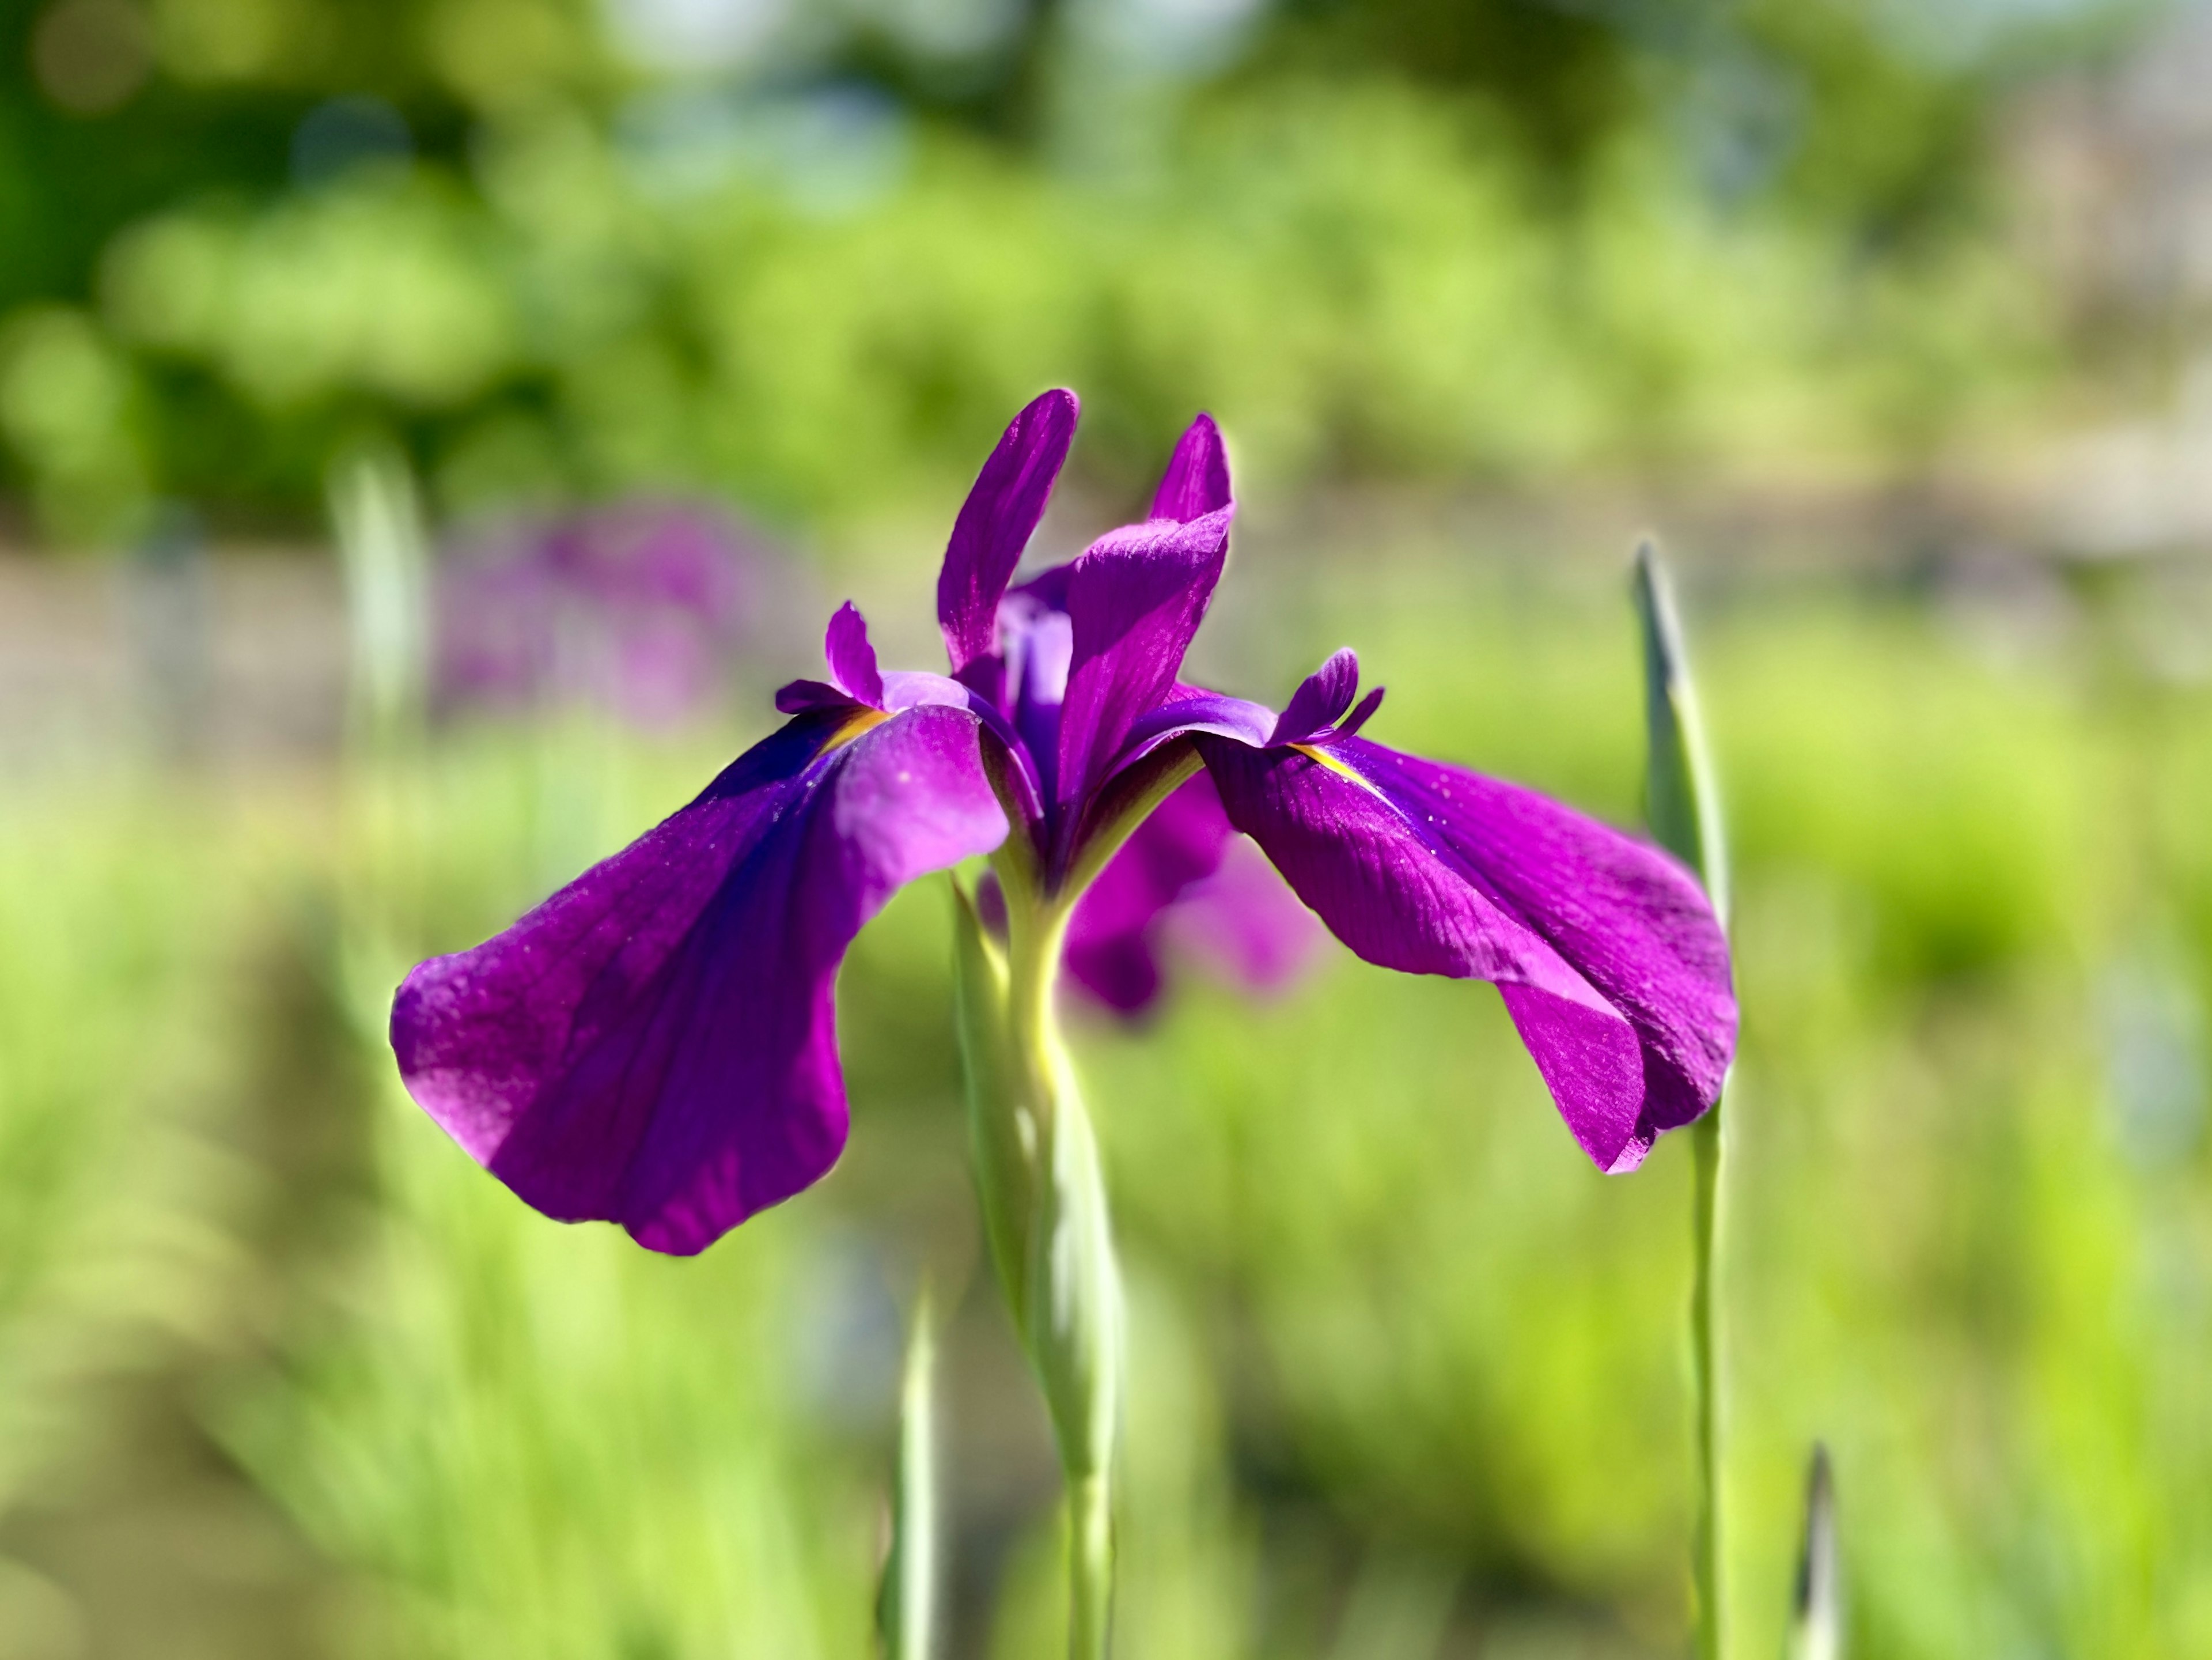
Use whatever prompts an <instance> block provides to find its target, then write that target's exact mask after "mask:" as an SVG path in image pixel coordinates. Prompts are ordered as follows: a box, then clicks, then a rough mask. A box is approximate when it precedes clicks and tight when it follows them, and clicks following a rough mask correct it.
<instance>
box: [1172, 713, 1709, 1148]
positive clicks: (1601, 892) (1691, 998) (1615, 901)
mask: <svg viewBox="0 0 2212 1660" xmlns="http://www.w3.org/2000/svg"><path fill="white" fill-rule="evenodd" d="M1196 741H1197V743H1198V746H1199V750H1200V754H1201V755H1202V756H1203V757H1205V760H1206V767H1207V769H1208V771H1210V772H1211V773H1212V775H1213V779H1214V781H1215V783H1216V784H1217V785H1218V787H1219V788H1220V791H1221V799H1222V803H1223V806H1225V807H1226V809H1227V810H1228V813H1229V818H1230V822H1231V823H1232V824H1235V825H1236V826H1237V829H1239V830H1243V831H1244V832H1245V833H1246V834H1248V835H1249V836H1251V837H1252V838H1253V839H1254V840H1255V841H1256V842H1259V844H1260V846H1261V848H1262V849H1263V850H1265V852H1266V853H1267V856H1268V857H1269V858H1270V859H1271V860H1273V861H1274V864H1275V866H1276V868H1277V869H1279V870H1280V871H1281V872H1282V873H1283V874H1284V875H1285V877H1286V878H1288V879H1289V880H1290V883H1291V887H1292V888H1293V889H1295V890H1296V891H1297V894H1298V896H1299V897H1301V898H1302V899H1304V901H1305V902H1306V903H1307V904H1309V905H1310V906H1312V907H1313V909H1315V910H1316V911H1318V912H1319V913H1320V914H1321V916H1322V921H1325V922H1327V923H1328V926H1329V927H1330V929H1331V930H1332V931H1333V932H1334V933H1335V934H1336V936H1337V938H1338V939H1341V940H1343V941H1344V943H1345V944H1346V945H1347V946H1351V947H1352V950H1353V951H1355V952H1358V954H1359V955H1360V956H1362V957H1364V958H1366V959H1367V960H1368V961H1369V962H1370V963H1376V964H1381V965H1382V966H1383V967H1385V968H1392V969H1398V970H1404V971H1406V972H1407V973H1413V974H1441V975H1449V976H1455V977H1458V978H1468V979H1479V980H1488V981H1491V982H1494V983H1495V984H1496V985H1497V986H1498V990H1499V992H1500V994H1502V995H1503V997H1504V1001H1505V1006H1506V1010H1507V1012H1509V1013H1510V1015H1511V1016H1512V1018H1513V1022H1514V1025H1516V1027H1517V1028H1518V1029H1519V1031H1520V1032H1521V1036H1522V1041H1523V1042H1525V1043H1527V1044H1528V1050H1529V1053H1530V1055H1531V1056H1532V1057H1533V1058H1534V1061H1535V1062H1536V1066H1537V1069H1538V1070H1539V1071H1540V1072H1541V1073H1542V1074H1543V1077H1544V1081H1545V1082H1546V1084H1547V1085H1549V1086H1550V1089H1551V1091H1552V1095H1553V1099H1555V1100H1556V1101H1557V1102H1558V1103H1559V1110H1560V1112H1561V1114H1562V1115H1563V1116H1565V1119H1566V1121H1567V1126H1568V1128H1570V1129H1571V1131H1572V1132H1573V1133H1574V1136H1575V1139H1576V1140H1577V1141H1578V1142H1579V1143H1580V1144H1581V1145H1582V1147H1583V1151H1584V1152H1587V1153H1589V1156H1590V1157H1591V1158H1593V1159H1594V1160H1595V1161H1596V1163H1597V1164H1598V1166H1599V1167H1600V1168H1601V1169H1603V1170H1607V1171H1627V1170H1633V1169H1634V1168H1635V1167H1636V1166H1637V1165H1638V1164H1640V1163H1641V1162H1642V1161H1643V1158H1644V1154H1645V1153H1647V1152H1649V1151H1650V1147H1651V1144H1652V1142H1653V1140H1655V1139H1656V1136H1657V1135H1658V1134H1659V1132H1661V1131H1662V1130H1667V1129H1672V1128H1676V1127H1677V1126H1679V1125H1681V1124H1685V1123H1687V1122H1690V1120H1692V1119H1693V1118H1695V1117H1697V1116H1698V1115H1699V1114H1700V1113H1702V1112H1703V1111H1705V1109H1706V1108H1708V1107H1710V1106H1711V1104H1712V1103H1713V1101H1714V1099H1715V1098H1716V1097H1717V1095H1718V1093H1719V1091H1720V1085H1721V1078H1722V1074H1723V1073H1724V1072H1725V1071H1726V1070H1727V1067H1728V1062H1729V1056H1730V1055H1732V1053H1733V1052H1734V1049H1735V1023H1736V1009H1735V994H1734V993H1733V991H1732V990H1731V989H1730V987H1729V958H1728V942H1727V940H1726V939H1725V938H1724V937H1723V934H1722V933H1721V929H1720V926H1719V924H1718V923H1717V921H1715V919H1714V917H1713V914H1712V909H1711V906H1710V905H1709V904H1708V903H1707V902H1706V899H1705V894H1704V892H1703V891H1702V890H1700V889H1699V886H1698V885H1697V883H1696V881H1695V880H1694V879H1692V877H1691V876H1690V874H1689V873H1687V872H1686V871H1685V870H1683V869H1682V867H1681V866H1679V865H1678V864H1676V863H1675V862H1674V860H1672V859H1670V858H1668V856H1667V855H1666V854H1663V853H1661V852H1660V851H1659V850H1658V849H1657V848H1652V847H1650V846H1647V845H1646V844H1644V842H1638V841H1636V840H1634V839H1633V838H1632V837H1630V836H1624V835H1621V834H1620V833H1619V832H1618V831H1615V830H1608V829H1607V828H1606V827H1605V826H1604V825H1602V824H1597V823H1595V822H1594V821H1593V820H1590V819H1589V818H1583V816H1582V815H1580V814H1578V813H1576V812H1571V811H1570V810H1569V809H1567V808H1565V807H1563V806H1559V804H1558V803H1557V802H1554V801H1551V800H1547V799H1546V798H1545V797H1543V796H1541V795H1539V794H1535V793H1534V791H1532V790H1526V789H1522V788H1519V787H1516V786H1514V785H1510V784H1504V783H1500V782H1498V781H1496V780H1494V779H1489V778H1485V777H1482V776H1480V775H1477V774H1474V773H1471V772H1467V771H1463V770H1462V769H1459V768H1456V767H1449V766H1443V765H1441V764H1439V763H1435V762H1431V761H1424V760H1420V759H1418V758H1417V757H1413V756H1408V755H1401V754H1400V753H1398V752H1396V751H1392V750H1388V749H1384V748H1383V747H1382V746H1381V745H1376V744H1371V743H1369V742H1367V741H1366V740H1364V739H1340V740H1338V741H1335V742H1333V743H1331V744H1330V745H1328V747H1327V748H1325V749H1306V748H1276V749H1267V750H1253V749H1248V748H1245V747H1243V746H1242V745H1237V744H1235V743H1232V742H1229V741H1225V740H1224V739H1218V738H1212V737H1200V738H1199V739H1197V740H1196Z"/></svg>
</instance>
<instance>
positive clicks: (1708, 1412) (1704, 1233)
mask: <svg viewBox="0 0 2212 1660" xmlns="http://www.w3.org/2000/svg"><path fill="white" fill-rule="evenodd" d="M1690 1156H1691V1160H1692V1171H1693V1176H1692V1181H1693V1183H1694V1189H1693V1196H1692V1201H1691V1230H1692V1242H1691V1243H1692V1262H1693V1264H1694V1266H1693V1268H1692V1279H1691V1281H1690V1364H1691V1367H1692V1371H1693V1373H1694V1377H1695V1389H1696V1411H1697V1442H1698V1520H1697V1534H1696V1536H1695V1541H1694V1542H1693V1544H1692V1572H1693V1574H1694V1577H1695V1582H1696V1585H1697V1598H1698V1606H1697V1620H1698V1633H1697V1636H1698V1649H1697V1652H1698V1660H1721V1656H1722V1654H1723V1651H1724V1646H1723V1638H1722V1630H1723V1624H1724V1620H1723V1615H1724V1613H1725V1605H1724V1604H1723V1602H1722V1599H1721V1474H1722V1473H1721V1437H1720V1420H1721V1400H1720V1394H1721V1376H1720V1345H1719V1341H1718V1332H1717V1326H1716V1322H1715V1310H1714V1303H1715V1298H1714V1295H1713V1280H1714V1268H1715V1265H1716V1262H1717V1257H1718V1255H1719V1250H1718V1245H1719V1239H1720V1220H1721V1215H1720V1201H1721V1109H1720V1104H1718V1103H1717V1102H1716V1103H1715V1104H1714V1105H1713V1109H1712V1110H1711V1111H1710V1112H1708V1113H1707V1114H1706V1115H1705V1116H1704V1117H1702V1118H1700V1119H1699V1120H1698V1122H1696V1123H1695V1124H1692V1126H1691V1127H1690Z"/></svg>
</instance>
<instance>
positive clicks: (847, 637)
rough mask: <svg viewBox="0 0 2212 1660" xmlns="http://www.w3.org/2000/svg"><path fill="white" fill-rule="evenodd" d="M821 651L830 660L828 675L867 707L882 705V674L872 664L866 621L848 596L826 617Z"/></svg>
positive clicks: (873, 659)
mask: <svg viewBox="0 0 2212 1660" xmlns="http://www.w3.org/2000/svg"><path fill="white" fill-rule="evenodd" d="M822 652H823V655H824V656H825V657H827V658H828V659H829V678H830V679H831V680H832V681H833V682H835V683H836V684H837V685H838V686H839V687H841V688H842V689H843V690H845V691H846V692H847V693H848V694H850V696H852V697H853V699H854V701H855V702H861V703H866V705H867V706H868V707H869V708H873V709H879V708H883V706H884V677H883V675H882V674H881V673H880V672H878V670H877V668H876V648H874V647H873V646H872V645H870V644H869V643H868V622H867V619H866V617H862V616H861V615H860V607H858V606H857V605H854V603H853V602H852V601H851V600H849V599H848V600H847V601H846V602H845V603H844V604H843V605H840V606H838V607H837V614H836V616H835V617H831V618H830V619H829V632H828V633H827V634H826V635H823V640H822Z"/></svg>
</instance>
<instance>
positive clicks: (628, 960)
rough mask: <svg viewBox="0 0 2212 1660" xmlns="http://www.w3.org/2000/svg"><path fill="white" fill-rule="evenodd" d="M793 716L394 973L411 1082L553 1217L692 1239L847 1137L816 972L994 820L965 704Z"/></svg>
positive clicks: (476, 1153)
mask: <svg viewBox="0 0 2212 1660" xmlns="http://www.w3.org/2000/svg"><path fill="white" fill-rule="evenodd" d="M865 718H866V717H864V716H863V717H858V718H856V716H855V714H854V713H851V712H849V706H848V712H836V711H821V712H817V713H815V714H806V715H802V716H800V717H799V719H797V720H794V721H792V722H791V723H790V724H789V725H787V726H786V727H784V728H783V729H782V730H781V731H780V732H777V733H774V734H773V735H771V736H770V737H769V738H768V739H764V740H763V742H761V743H760V744H758V745H755V746H754V747H753V748H752V749H751V750H750V751H747V752H746V753H745V754H744V756H742V757H739V758H738V760H737V761H736V762H735V763H732V765H731V766H730V767H729V768H728V769H726V771H725V772H724V773H723V774H722V775H721V776H720V778H718V779H716V780H715V781H714V783H713V784H712V785H710V786H708V788H707V790H706V791H705V792H704V793H703V794H701V795H700V796H699V798H698V799H697V800H695V801H693V802H692V803H691V804H690V806H687V807H685V808H684V809H683V810H682V811H680V812H678V813H676V814H675V815H674V816H673V817H672V818H669V819H667V820H666V821H665V823H663V824H660V825H659V827H657V828H656V829H654V830H650V831H648V832H647V833H646V835H644V836H641V838H639V840H638V841H636V842H634V843H632V844H631V845H630V846H629V848H626V849H624V850H623V852H621V853H619V854H616V855H615V856H614V857H613V858H611V859H609V860H606V861H605V863H603V864H600V865H598V866H594V867H593V868H592V869H591V870H589V871H587V872H586V873H584V874H583V875H582V876H581V877H580V878H578V879H576V880H575V881H574V882H573V883H571V884H570V885H568V887H566V888H564V889H562V891H560V892H559V893H556V894H555V895H554V896H553V897H551V898H550V899H549V900H547V901H546V902H545V903H544V904H542V905H540V906H538V909H535V910H533V911H532V912H531V913H530V914H529V915H526V916H525V917H524V918H523V919H522V920H521V921H519V922H517V923H516V924H515V925H514V926H513V927H511V928H509V929H508V930H507V932H506V933H502V934H501V935H499V936H497V937H496V938H495V939H491V940H489V941H488V942H486V943H485V944H483V945H482V946H477V947H476V948H475V949H474V950H473V951H466V952H460V953H459V954H458V955H456V956H453V957H442V958H433V959H432V960H431V961H429V962H427V963H424V964H421V965H419V966H418V967H417V968H416V970H414V972H413V973H411V974H410V975H409V976H407V980H406V982H405V984H404V985H403V986H402V987H401V988H400V990H399V994H398V998H397V1000H395V1002H394V1004H393V1006H392V1049H393V1050H394V1052H395V1053H396V1055H398V1061H399V1067H400V1072H401V1075H402V1076H403V1077H404V1079H406V1083H407V1087H408V1090H409V1091H410V1093H411V1094H412V1095H413V1096H414V1098H415V1099H416V1101H417V1102H419V1103H420V1104H422V1107H423V1108H424V1109H425V1110H427V1111H428V1113H429V1114H430V1116H432V1117H433V1118H435V1119H436V1120H437V1121H438V1122H439V1123H440V1124H441V1125H443V1126H444V1127H445V1128H446V1129H447V1132H448V1133H449V1134H452V1135H453V1139H454V1140H457V1141H459V1143H460V1144H461V1146H463V1147H464V1148H465V1149H466V1150H467V1151H468V1152H469V1153H470V1154H471V1156H472V1157H473V1158H476V1159H477V1161H478V1162H479V1163H481V1164H484V1165H485V1166H487V1167H488V1168H489V1170H490V1171H492V1172H493V1173H494V1174H495V1175H496V1176H497V1177H500V1179H501V1180H502V1181H503V1182H505V1183H507V1186H509V1187H510V1188H512V1189H513V1190H514V1191H515V1193H516V1194H517V1195H520V1197H521V1198H523V1199H524V1200H525V1201H527V1202H528V1203H530V1204H531V1205H532V1206H534V1207H537V1208H538V1209H539V1210H541V1211H544V1213H547V1214H548V1215H550V1216H553V1217H556V1218H558V1219H562V1220H564V1221H580V1220H585V1219H605V1220H608V1221H614V1222H619V1223H621V1224H622V1225H623V1226H624V1227H625V1228H627V1229H628V1230H629V1232H630V1233H631V1234H632V1236H633V1237H635V1238H636V1239H637V1240H638V1241H639V1242H640V1243H643V1244H645V1245H647V1246H650V1247H651V1248H652V1249H653V1250H661V1251H668V1252H672V1253H676V1254H679V1255H689V1254H690V1253H692V1252H696V1251H698V1250H703V1249H705V1248H706V1246H708V1244H711V1243H713V1242H714V1240H715V1239H716V1238H718V1237H720V1235H722V1234H723V1233H725V1232H726V1231H728V1230H729V1229H731V1228H732V1227H734V1226H736V1225H737V1224H738V1223H739V1222H741V1221H743V1220H744V1219H745V1218H746V1217H748V1216H750V1215H752V1214H754V1213H756V1212H758V1211H760V1210H763V1209H764V1208H766V1207H769V1206H770V1205H773V1204H775V1203H777V1202H779V1201H781V1200H784V1199H787V1198H789V1197H790V1196H791V1195H793V1194H794V1193H797V1192H799V1190H800V1189H803V1188H805V1187H806V1186H808V1185H809V1184H810V1183H813V1182H814V1181H816V1180H817V1179H819V1178H820V1177H822V1176H823V1174H824V1173H825V1172H826V1171H828V1170H829V1167H830V1165H831V1164H834V1163H835V1162H836V1158H837V1155H838V1153H839V1152H840V1151H841V1150H842V1147H843V1146H844V1141H845V1132H846V1104H845V1092H844V1082H843V1076H842V1071H841V1069H840V1067H839V1065H838V1061H837V1048H836V1016H835V1012H834V1009H833V1006H832V1000H831V991H832V987H833V985H834V982H835V981H836V973H837V967H838V964H839V963H840V961H841V960H842V958H843V956H844V953H845V948H846V946H848V944H849V943H850V942H851V940H852V939H853V936H854V934H855V933H858V932H859V930H860V926H861V924H863V923H864V922H866V921H867V920H868V918H869V917H871V916H872V915H874V914H875V913H876V911H877V910H878V909H880V908H881V907H882V905H883V903H884V901H885V900H886V899H887V898H889V897H890V894H891V892H892V891H893V890H895V889H896V888H897V887H898V886H899V885H901V884H902V883H904V882H906V881H908V880H909V879H912V878H914V877H915V876H918V875H921V874H922V873H925V872H927V871H932V870H939V869H943V868H945V866H949V865H951V864H955V863H957V862H958V861H959V860H961V859H963V858H966V857H968V856H969V855H970V854H979V853H984V852H987V851H989V850H990V849H991V848H994V847H995V846H996V845H997V844H998V842H1000V840H1001V839H1002V838H1003V837H1004V836H1005V835H1006V818H1005V816H1004V814H1003V813H1002V812H1000V808H999V805H998V802H997V800H996V799H995V798H994V795H993V794H992V792H991V789H990V787H989V784H988V783H987V781H986V780H985V777H984V775H983V770H982V767H981V760H980V755H979V751H978V747H977V737H976V722H975V718H974V717H973V716H972V715H971V714H968V713H967V712H966V711H964V710H960V709H955V708H947V707H944V706H929V707H924V708H915V709H912V710H910V711H908V712H907V713H906V714H899V715H895V716H892V717H890V719H888V720H881V721H876V722H875V724H874V725H872V727H867V728H866V730H863V731H860V733H859V734H858V735H857V736H855V735H854V727H855V725H856V724H858V723H859V719H865Z"/></svg>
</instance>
